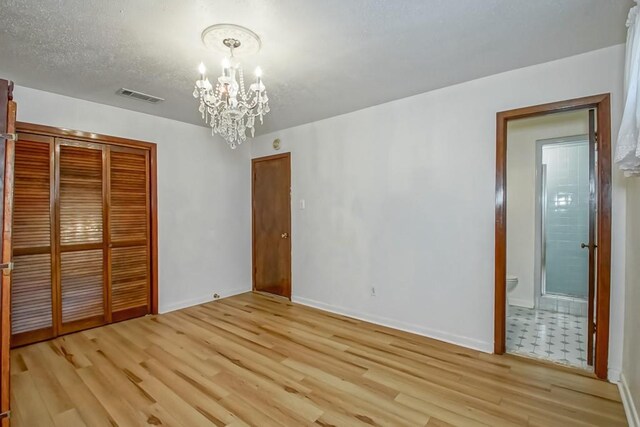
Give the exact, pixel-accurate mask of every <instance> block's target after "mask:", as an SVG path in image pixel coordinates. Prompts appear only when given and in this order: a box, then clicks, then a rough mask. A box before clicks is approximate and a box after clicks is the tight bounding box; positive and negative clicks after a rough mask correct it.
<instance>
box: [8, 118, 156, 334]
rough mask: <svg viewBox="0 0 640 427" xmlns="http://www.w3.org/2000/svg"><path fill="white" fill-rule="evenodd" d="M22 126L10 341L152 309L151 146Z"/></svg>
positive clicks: (17, 159) (67, 330) (17, 155)
mask: <svg viewBox="0 0 640 427" xmlns="http://www.w3.org/2000/svg"><path fill="white" fill-rule="evenodd" d="M141 145H142V147H141V148H136V147H131V146H120V145H117V144H110V143H102V142H93V141H90V140H89V141H86V140H80V139H71V138H68V137H58V136H55V135H51V134H47V133H35V132H24V131H23V132H19V135H18V142H17V143H16V149H15V184H14V217H13V235H14V239H13V256H14V270H13V286H12V292H11V310H12V322H11V327H12V338H11V344H12V346H17V345H23V344H27V343H31V342H35V341H39V340H43V339H48V338H52V337H55V336H58V335H62V334H66V333H70V332H75V331H79V330H83V329H87V328H90V327H94V326H100V325H104V324H107V323H110V322H113V321H120V320H125V319H129V318H133V317H138V316H142V315H145V314H147V313H151V312H152V311H153V307H152V278H153V268H152V261H151V260H152V248H153V245H152V233H151V228H152V221H153V220H154V219H153V218H152V209H151V203H152V200H153V199H154V198H153V197H152V193H151V191H152V185H151V177H152V174H151V162H152V156H154V155H155V149H153V150H152V149H150V147H151V146H152V144H148V143H141Z"/></svg>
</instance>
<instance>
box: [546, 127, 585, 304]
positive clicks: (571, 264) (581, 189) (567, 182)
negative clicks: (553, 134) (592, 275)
mask: <svg viewBox="0 0 640 427" xmlns="http://www.w3.org/2000/svg"><path fill="white" fill-rule="evenodd" d="M538 160H539V161H538V171H539V192H538V194H539V197H538V200H539V215H538V216H539V220H538V233H536V234H538V236H539V237H540V239H539V251H536V252H538V253H539V269H538V279H537V280H536V284H537V288H538V289H537V292H536V295H537V304H536V305H537V306H538V307H539V308H541V309H546V310H554V311H559V312H565V313H570V314H574V315H578V316H586V314H587V309H588V307H587V301H588V298H589V252H588V251H586V250H585V245H586V244H587V243H585V242H589V219H590V217H589V209H590V197H591V191H590V175H589V170H590V166H589V136H588V135H578V136H572V137H565V138H555V139H547V140H540V141H538Z"/></svg>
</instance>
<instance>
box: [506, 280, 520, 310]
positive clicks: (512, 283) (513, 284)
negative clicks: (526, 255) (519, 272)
mask: <svg viewBox="0 0 640 427" xmlns="http://www.w3.org/2000/svg"><path fill="white" fill-rule="evenodd" d="M516 286H518V278H517V277H516V276H512V275H509V274H508V275H507V304H509V294H510V293H511V291H513V290H514V289H515V287H516Z"/></svg>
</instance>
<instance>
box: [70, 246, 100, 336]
mask: <svg viewBox="0 0 640 427" xmlns="http://www.w3.org/2000/svg"><path fill="white" fill-rule="evenodd" d="M60 264H61V269H60V277H61V280H60V281H61V284H62V286H61V289H62V322H63V323H70V322H75V321H79V320H87V319H89V320H92V321H97V322H98V323H100V322H101V321H102V320H103V317H104V291H103V285H104V268H103V267H104V257H103V253H102V249H98V250H93V251H77V252H63V253H62V254H61V256H60Z"/></svg>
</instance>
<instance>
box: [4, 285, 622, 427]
mask: <svg viewBox="0 0 640 427" xmlns="http://www.w3.org/2000/svg"><path fill="white" fill-rule="evenodd" d="M11 357H12V368H11V379H12V386H13V393H12V398H13V414H12V421H13V426H14V427H40V426H49V425H56V426H63V427H70V426H76V425H80V426H82V425H88V426H89V425H90V426H94V425H95V426H110V425H118V426H138V425H149V424H150V425H163V426H185V427H192V426H201V425H203V426H204V425H216V426H222V425H233V426H244V425H256V426H298V425H311V424H313V425H316V426H333V425H335V426H370V425H376V426H378V425H379V426H405V425H412V426H413V425H429V426H432V425H433V426H443V425H449V424H451V425H465V426H466V425H490V426H501V425H539V426H553V425H560V426H573V425H576V426H577V425H600V426H616V425H626V422H625V417H624V411H623V408H622V405H621V403H620V396H619V394H618V390H617V388H616V386H615V385H613V384H608V383H605V382H601V381H598V380H596V379H594V378H591V377H588V376H586V375H580V374H576V373H574V372H570V371H568V370H566V369H563V368H555V367H548V366H542V365H539V364H536V363H532V362H528V361H525V360H523V359H519V358H517V357H513V356H494V355H489V354H484V353H480V352H477V351H474V350H469V349H465V348H462V347H458V346H455V345H450V344H445V343H442V342H439V341H435V340H432V339H428V338H424V337H420V336H416V335H412V334H409V333H405V332H400V331H396V330H393V329H389V328H385V327H380V326H376V325H372V324H369V323H366V322H362V321H358V320H354V319H350V318H346V317H343V316H338V315H334V314H331V313H326V312H323V311H320V310H315V309H312V308H308V307H304V306H301V305H297V304H291V303H289V302H287V301H285V300H282V299H278V298H272V297H267V296H263V295H259V294H251V293H248V294H243V295H238V296H235V297H231V298H227V299H224V300H221V301H217V302H213V303H208V304H203V305H200V306H196V307H191V308H188V309H184V310H180V311H176V312H172V313H168V314H164V315H159V316H148V317H145V318H140V319H135V320H130V321H126V322H122V323H118V324H114V325H110V326H105V327H101V328H96V329H92V330H89V331H84V332H80V333H76V334H73V335H67V336H64V337H60V338H57V339H55V340H53V341H49V342H43V343H39V344H34V345H30V346H27V347H23V348H19V349H16V350H13V351H12V354H11Z"/></svg>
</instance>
